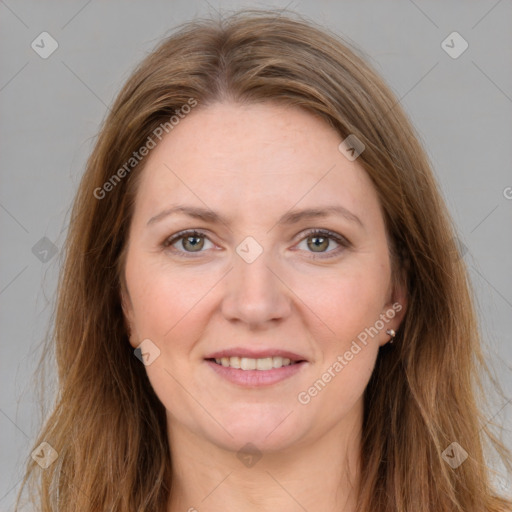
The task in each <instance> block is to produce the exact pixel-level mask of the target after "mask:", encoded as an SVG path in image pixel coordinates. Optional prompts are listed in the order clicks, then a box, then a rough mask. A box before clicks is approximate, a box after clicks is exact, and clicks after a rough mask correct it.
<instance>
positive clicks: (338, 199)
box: [122, 102, 406, 512]
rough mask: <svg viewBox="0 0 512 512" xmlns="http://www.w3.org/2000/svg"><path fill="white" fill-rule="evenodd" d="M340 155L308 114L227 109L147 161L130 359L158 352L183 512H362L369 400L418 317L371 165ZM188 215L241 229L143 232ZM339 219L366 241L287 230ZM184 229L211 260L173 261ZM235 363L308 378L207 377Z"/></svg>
mask: <svg viewBox="0 0 512 512" xmlns="http://www.w3.org/2000/svg"><path fill="white" fill-rule="evenodd" d="M341 141H342V139H341V138H340V136H339V135H338V134H337V133H336V132H335V131H334V130H333V129H332V128H331V127H329V126H328V125H327V124H326V123H325V122H324V121H323V120H321V119H320V118H317V117H316V116H314V115H312V114H311V113H308V112H305V111H303V110H301V109H298V108H294V107H287V106H283V105H278V104H272V103H265V104H258V105H255V104H253V105H245V106H241V105H238V104H234V103H227V102H226V103H216V104H213V105H210V106H208V107H203V108H199V107H198V108H197V109H195V110H194V111H193V112H192V113H190V114H189V115H188V116H187V117H186V118H184V119H183V120H181V121H180V123H179V124H178V125H177V126H176V127H175V128H174V129H173V130H172V131H171V132H170V133H169V134H168V135H166V137H164V138H163V139H162V141H161V143H160V144H159V145H158V146H157V147H156V148H155V149H153V150H152V151H151V153H150V154H149V156H148V159H147V161H146V166H145V168H144V170H143V175H142V180H141V183H140V188H139V189H138V191H137V197H136V202H135V210H134V216H133V218H132V221H131V224H130V230H129V241H128V252H127V259H126V266H125V279H126V283H127V293H126V294H125V293H123V294H122V302H123V310H124V312H125V315H126V318H127V320H128V323H129V326H130V329H131V339H130V343H131V345H132V347H137V346H138V345H139V344H140V343H141V341H142V340H144V339H150V340H151V341H152V343H154V345H155V346H157V347H158V349H159V350H160V355H159V356H158V357H157V358H156V359H155V360H154V361H153V362H152V363H151V364H149V365H147V366H146V367H145V368H146V371H147V374H148V377H149V379H150V382H151V385H152V386H153V388H154V390H155V392H156V394H157V396H158V397H159V399H160V400H161V402H162V403H163V404H164V406H165V408H166V410H167V420H168V422H167V431H168V436H169V441H170V446H171V456H172V460H173V468H174V473H175V475H174V481H173V485H175V486H176V487H175V491H174V492H173V495H172V496H171V499H170V501H169V506H168V510H169V511H170V512H174V511H178V510H179V511H186V510H190V511H192V510H195V509H197V510H201V511H204V512H207V511H218V510H244V511H248V512H250V511H270V510H281V511H284V512H292V511H293V512H295V511H297V512H298V511H303V510H304V509H306V510H325V511H334V510H345V511H346V512H350V511H353V510H355V500H354V497H355V490H356V489H357V486H358V483H359V469H360V467H359V454H360V439H361V425H362V417H363V401H362V399H363V392H364V389H365V387H366V385H367V383H368V380H369V378H370V376H371V373H372V371H373V368H374V365H375V360H376V357H377V354H378V349H379V347H380V346H382V345H383V344H385V343H387V342H388V341H389V340H390V336H389V335H388V334H386V329H390V328H392V329H395V330H396V329H398V327H399V325H400V322H401V320H402V318H403V314H404V312H405V306H406V304H405V292H404V290H403V289H402V287H400V286H395V287H394V286H393V283H392V282H391V267H390V259H389V249H388V244H387V239H386V232H385V227H384V220H383V216H382V213H381V210H380V206H379V201H378V196H377V193H376V191H375V189H374V186H373V184H372V182H371V180H370V178H369V177H368V175H367V173H366V172H365V171H364V170H363V168H362V167H361V166H360V165H359V163H358V161H357V160H355V161H353V162H352V161H349V160H348V159H347V158H346V157H345V156H344V155H343V154H342V153H341V152H340V151H339V149H338V145H339V144H340V142H341ZM177 204H182V205H190V206H197V207H202V208H208V209H211V210H213V211H215V212H219V213H221V214H222V215H224V216H226V217H227V219H228V220H229V224H228V225H226V224H224V223H212V222H210V221H205V220H200V219H197V218H192V217H189V216H187V215H185V214H181V213H180V214H173V215H169V216H166V217H163V218H162V219H161V220H159V221H157V222H153V223H151V224H150V225H149V226H148V225H147V222H148V220H149V219H150V218H152V217H153V216H155V215H157V214H159V213H160V212H161V211H162V210H165V209H167V208H169V207H171V206H173V205H177ZM326 205H341V206H343V207H344V208H346V209H348V210H349V211H350V212H352V213H353V214H354V215H356V216H357V217H359V219H360V221H361V222H362V226H361V225H360V224H359V223H357V222H355V221H351V220H349V219H347V218H345V217H343V216H339V215H336V214H334V215H330V216H326V217H324V218H310V219H308V218H306V219H302V220H300V221H299V222H297V223H295V224H291V225H279V224H276V223H277V220H278V219H279V217H280V216H281V215H283V214H285V213H287V212H288V211H289V210H291V209H294V210H297V209H304V208H312V207H317V208H322V207H325V206H326ZM185 229H197V230H200V231H202V232H204V234H205V238H199V239H193V241H195V245H196V246H197V245H201V243H202V244H203V245H202V246H201V248H200V249H199V252H198V251H197V250H196V251H195V252H194V245H193V244H185V246H184V245H183V242H184V241H183V239H182V240H181V241H180V240H177V241H175V242H173V245H172V246H168V247H164V246H163V245H162V244H163V243H164V241H165V240H166V239H168V238H169V237H171V236H172V235H173V234H175V233H177V232H179V231H180V230H185ZM309 229H327V230H330V231H332V232H334V233H336V234H339V235H341V236H343V237H345V238H346V239H348V240H349V242H350V245H349V246H348V247H343V246H342V245H341V244H338V243H337V242H336V241H334V240H331V241H326V240H323V239H322V238H321V237H322V235H310V234H308V233H307V230H309ZM247 236H251V237H253V238H254V239H255V240H256V241H257V242H258V243H259V244H260V246H261V247H262V249H263V252H262V254H261V255H260V256H259V257H257V258H256V260H255V261H253V262H252V263H250V264H249V263H247V262H246V261H245V260H244V259H243V258H241V257H240V256H239V255H238V253H237V252H236V248H237V246H238V245H239V244H240V243H241V242H242V241H243V240H244V239H245V238H246V237H247ZM317 236H319V237H320V238H317ZM327 240H328V239H327ZM308 241H309V242H310V246H308ZM315 242H316V243H317V244H318V245H319V246H320V248H317V249H316V250H315V246H314V243H315ZM311 246H313V247H311ZM173 249H174V251H173ZM187 251H188V252H187ZM183 254H185V256H180V255H183ZM187 254H192V257H188V258H187V257H186V255H187ZM322 255H324V256H326V257H324V258H322V259H321V258H318V259H314V257H315V256H320V257H321V256H322ZM327 256H329V257H327ZM396 302H399V303H400V304H401V305H402V310H401V311H400V312H398V313H396V315H395V316H394V318H392V319H390V320H389V321H388V322H387V323H386V325H385V327H384V328H383V329H381V330H380V331H379V332H378V334H377V335H375V336H374V337H373V338H371V337H369V338H368V343H367V345H366V346H364V345H363V344H361V343H360V344H359V345H360V346H361V347H362V349H361V350H360V351H359V352H358V353H357V354H356V355H354V357H353V359H352V360H350V361H349V362H348V363H347V365H346V366H345V367H344V368H343V369H342V371H340V372H338V373H335V375H336V376H335V377H333V378H332V379H331V381H330V382H329V383H328V384H327V385H326V386H325V387H324V388H323V389H322V390H321V392H319V393H318V394H317V395H316V396H314V397H313V398H311V400H310V402H309V403H307V404H305V405H304V404H302V403H300V402H299V401H298V399H297V397H298V394H299V393H300V392H303V391H307V390H308V388H310V387H311V386H312V384H313V383H314V382H315V381H316V380H317V379H319V378H320V377H321V376H322V374H323V373H324V372H325V371H326V370H327V369H328V368H329V367H332V365H333V363H334V362H335V361H336V360H337V357H338V356H340V355H341V356H343V354H344V353H345V352H346V351H348V350H349V349H350V347H351V344H352V342H353V340H355V339H356V337H357V335H358V334H360V333H361V332H362V331H364V329H365V328H369V327H370V326H374V325H375V323H376V321H377V320H379V318H382V317H380V315H383V314H384V315H386V314H387V312H389V310H390V309H391V308H392V304H393V303H396ZM386 318H388V317H386ZM235 346H243V347H253V348H262V347H264V348H269V347H270V348H280V349H285V350H291V351H294V352H296V353H298V354H300V355H302V356H303V357H304V358H305V359H307V361H308V362H307V364H306V365H304V367H303V368H302V369H301V371H300V372H298V373H297V374H295V375H294V376H292V377H290V378H288V379H286V380H284V381H282V382H279V383H276V384H273V385H270V386H264V387H260V388H251V389H247V388H242V387H240V386H237V385H236V384H232V383H230V382H228V381H226V380H224V379H223V378H221V377H220V376H218V375H217V374H216V372H214V371H213V370H212V369H211V368H210V367H209V365H208V364H207V363H206V362H205V360H204V358H205V357H206V356H207V355H208V354H210V353H212V352H214V351H217V350H221V349H225V348H232V347H235ZM247 442H251V443H252V444H253V445H254V446H256V447H257V449H258V450H259V453H260V454H261V455H262V457H261V458H260V459H259V460H258V461H257V462H256V463H255V464H254V465H252V466H250V467H249V466H246V465H244V464H243V463H242V462H241V460H240V459H239V458H238V457H237V452H238V451H239V450H240V449H241V447H243V446H244V445H245V444H246V443H247Z"/></svg>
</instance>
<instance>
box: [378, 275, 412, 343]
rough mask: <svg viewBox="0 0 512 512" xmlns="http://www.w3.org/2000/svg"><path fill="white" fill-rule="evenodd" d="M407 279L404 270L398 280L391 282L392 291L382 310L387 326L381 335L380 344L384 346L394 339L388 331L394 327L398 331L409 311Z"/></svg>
mask: <svg viewBox="0 0 512 512" xmlns="http://www.w3.org/2000/svg"><path fill="white" fill-rule="evenodd" d="M405 279H406V272H405V271H402V272H401V275H400V276H399V278H398V279H397V282H395V283H393V282H392V283H391V284H390V291H389V295H388V297H389V298H388V301H387V302H386V304H385V305H384V308H383V311H382V313H383V315H384V317H385V320H384V321H385V322H386V324H385V328H384V329H383V333H382V336H380V337H379V338H380V342H379V345H380V346H383V345H385V344H386V343H388V342H390V341H392V339H391V338H390V335H389V334H387V332H386V331H388V330H389V329H393V330H394V331H395V332H396V331H398V329H399V328H400V326H401V325H402V321H403V319H404V316H405V313H406V311H407V286H406V280H405ZM381 318H382V316H381ZM386 319H387V320H386Z"/></svg>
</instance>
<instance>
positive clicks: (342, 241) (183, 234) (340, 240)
mask: <svg viewBox="0 0 512 512" xmlns="http://www.w3.org/2000/svg"><path fill="white" fill-rule="evenodd" d="M189 236H194V237H201V238H206V239H208V237H207V235H206V234H205V233H203V232H201V231H197V230H184V231H180V232H178V233H176V234H174V235H173V236H171V237H169V238H166V239H165V240H164V241H163V243H162V244H161V245H162V248H164V249H168V250H171V251H173V252H176V253H179V254H180V256H183V257H185V258H196V257H197V256H199V255H200V254H201V253H202V252H204V251H198V252H197V253H194V252H191V251H179V250H176V249H170V246H171V245H173V244H175V243H176V242H179V241H180V240H182V239H184V238H187V237H189ZM312 236H319V237H323V238H328V239H329V240H334V241H335V242H336V243H337V244H339V245H340V247H337V248H335V249H333V250H332V251H327V252H326V253H314V252H311V254H312V256H311V257H312V259H327V258H332V257H334V256H337V255H338V253H339V252H340V250H342V249H346V248H348V247H351V245H352V244H351V243H350V242H349V241H348V240H347V239H346V238H345V237H342V236H341V235H337V234H336V233H333V232H332V231H329V230H328V229H311V230H309V231H307V232H306V233H305V235H304V236H303V237H302V238H301V239H300V240H299V242H298V243H300V242H302V241H303V240H306V239H307V238H310V237H312ZM210 241H211V240H210ZM196 254H197V256H196ZM321 254H327V256H321Z"/></svg>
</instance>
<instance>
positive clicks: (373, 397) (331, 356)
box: [26, 11, 512, 512]
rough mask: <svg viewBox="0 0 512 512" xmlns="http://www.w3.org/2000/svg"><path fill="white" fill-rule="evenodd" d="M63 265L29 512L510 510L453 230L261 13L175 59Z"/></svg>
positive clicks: (407, 148)
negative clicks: (54, 368) (500, 482)
mask: <svg viewBox="0 0 512 512" xmlns="http://www.w3.org/2000/svg"><path fill="white" fill-rule="evenodd" d="M66 248H67V252H66V260H65V265H64V268H63V271H62V277H61V281H60V283H59V302H58V309H57V317H56V328H55V335H54V342H55V348H56V356H57V362H58V368H59V386H60V393H59V396H58V401H57V403H56V405H55V409H54V411H53V413H52V414H51V416H50V417H49V419H48V420H47V422H46V424H45V425H44V428H43V430H42V432H41V435H40V437H39V439H38V442H37V443H36V445H35V447H34V449H35V455H34V456H33V460H32V459H31V462H30V464H29V467H28V470H27V476H26V481H28V480H29V479H30V477H40V489H39V490H38V494H39V496H38V498H37V500H38V502H39V510H43V511H49V510H66V511H74V510H80V511H81V512H84V511H93V510H94V511H98V510H105V511H107V510H109V511H110V510H116V511H135V510H137V511H142V510H152V511H153V510H154V511H157V510H158V511H167V512H175V511H181V510H189V511H193V510H199V511H217V510H235V509H236V510H244V511H252V510H270V509H271V508H272V509H273V510H282V511H296V510H297V511H298V510H308V511H313V510H344V511H345V512H349V511H350V512H353V511H360V512H363V511H370V510H371V511H372V512H384V511H401V512H405V511H413V510H414V511H425V512H427V511H428V512H434V511H435V512H443V511H454V510H458V511H465V512H471V511H475V512H476V511H479V512H480V511H482V510H486V511H504V510H512V502H511V501H510V500H507V499H505V498H504V497H500V496H499V495H498V494H499V493H497V492H496V490H495V489H494V488H493V485H492V474H491V470H490V469H489V467H487V465H486V463H487V460H486V459H485V458H484V453H483V450H484V448H485V444H484V441H485V439H489V440H490V441H491V443H492V446H494V448H495V449H496V450H497V451H498V453H499V454H500V455H501V458H502V460H503V462H504V463H505V465H506V467H507V468H508V469H509V470H510V469H512V468H511V464H510V458H509V457H510V454H509V452H508V451H507V449H506V448H505V447H504V446H503V445H502V444H501V443H500V442H499V440H498V439H496V438H494V437H493V435H492V433H491V431H490V430H489V429H488V424H487V422H486V418H485V416H484V415H483V413H482V412H481V410H480V408H479V398H480V397H479V396H476V395H475V394H474V393H475V391H474V390H475V389H480V388H478V384H479V383H480V373H479V372H480V369H481V368H482V369H485V361H484V359H483V357H482V352H481V349H480V345H479V335H478V330H477V324H476V319H475V313H474V310H473V307H472V301H471V296H470V292H469V284H468V278H467V274H466V270H465V268H464V263H463V261H462V259H460V258H458V257H457V248H456V244H455V243H454V230H453V227H452V224H451V221H450V219H449V215H448V213H447V210H446V208H445V205H444V204H443V202H442V200H441V198H440V194H439V192H438V190H437V185H436V183H435V180H434V178H433V175H432V172H431V170H430V165H429V162H428V160H427V158H426V156H425V153H424V151H423V149H422V148H421V146H420V144H419V142H418V140H417V138H416V137H415V135H414V131H413V128H412V127H411V125H410V124H409V122H408V120H407V118H406V116H405V114H404V112H403V111H402V109H401V108H400V105H399V104H398V102H397V100H396V99H395V98H394V96H393V95H392V93H391V92H390V91H389V89H388V88H387V86H386V85H385V84H384V83H383V81H382V79H380V78H379V77H378V76H377V75H376V73H375V72H374V71H373V70H372V69H371V68H370V67H369V66H368V65H367V64H366V63H364V62H363V60H362V59H361V58H360V57H358V56H357V55H356V53H355V52H354V51H353V50H351V49H349V48H348V46H347V45H346V44H344V43H343V42H342V41H341V40H340V39H339V38H337V37H336V36H334V35H331V34H328V33H327V32H325V31H323V30H321V29H319V28H317V27H315V26H314V25H313V24H311V23H308V22H306V21H304V20H301V19H299V18H298V17H286V16H283V15H276V14H275V13H272V12H252V11H251V12H242V13H238V14H236V15H233V16H232V17H230V18H228V19H226V20H224V21H219V22H217V21H205V22H196V23H190V24H188V25H186V26H184V27H182V28H181V30H180V31H179V32H177V33H175V34H174V35H173V36H171V37H170V38H168V39H167V40H165V41H163V42H162V43H161V44H160V46H159V47H158V48H157V49H156V50H155V51H154V52H152V53H151V54H150V55H149V56H148V57H147V58H146V59H145V60H144V61H143V62H142V64H141V65H140V66H139V67H138V69H137V70H136V71H135V72H134V74H133V75H132V76H131V78H130V79H129V80H128V82H127V83H126V85H125V86H124V88H123V90H122V91H121V93H120V94H119V96H118V98H117V100H116V101H115V103H114V105H113V108H112V111H111V113H110V115H109V116H108V118H107V119H106V121H105V124H104V126H103V129H102V131H101V133H100V136H99V138H98V142H97V145H96V147H95V149H94V151H93V153H92V155H91V157H90V160H89V162H88V166H87V170H86V172H85V175H84V177H83V180H82V182H81V184H80V187H79V190H78V194H77V197H76V201H75V205H74V210H73V214H72V222H71V225H70V231H69V236H68V240H67V244H66ZM475 385H476V386H475ZM484 436H485V437H484ZM41 443H47V444H44V445H43V446H42V447H41ZM37 450H39V452H40V453H39V457H42V458H46V459H47V460H46V463H45V464H39V465H38V462H37V460H36V459H37V456H38V452H37ZM41 454H42V455H41ZM48 454H50V456H49V458H48ZM39 466H41V467H39ZM42 467H44V469H41V468H42ZM52 504H53V507H54V508H52Z"/></svg>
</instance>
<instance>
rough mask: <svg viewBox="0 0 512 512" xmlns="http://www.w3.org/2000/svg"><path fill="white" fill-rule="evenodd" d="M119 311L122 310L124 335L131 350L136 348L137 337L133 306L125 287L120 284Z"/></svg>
mask: <svg viewBox="0 0 512 512" xmlns="http://www.w3.org/2000/svg"><path fill="white" fill-rule="evenodd" d="M120 300H121V309H122V310H123V316H124V324H125V327H126V333H127V335H128V339H129V341H130V345H131V346H132V347H133V348H137V346H138V344H137V336H136V332H137V331H136V329H135V323H134V315H133V305H132V301H131V299H130V295H129V293H128V290H127V289H126V286H125V285H124V284H123V283H122V284H121V287H120Z"/></svg>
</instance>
